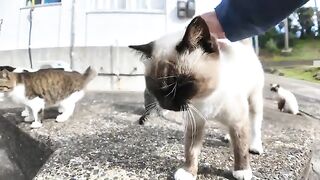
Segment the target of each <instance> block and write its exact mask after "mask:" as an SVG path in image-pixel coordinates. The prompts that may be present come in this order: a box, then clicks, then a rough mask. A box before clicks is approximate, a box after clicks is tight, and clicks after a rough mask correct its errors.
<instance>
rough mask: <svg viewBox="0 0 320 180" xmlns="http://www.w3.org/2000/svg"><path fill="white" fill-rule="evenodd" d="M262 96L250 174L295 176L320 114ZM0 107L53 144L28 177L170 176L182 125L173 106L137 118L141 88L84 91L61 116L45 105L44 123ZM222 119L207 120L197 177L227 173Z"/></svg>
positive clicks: (178, 159)
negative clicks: (284, 109)
mask: <svg viewBox="0 0 320 180" xmlns="http://www.w3.org/2000/svg"><path fill="white" fill-rule="evenodd" d="M268 97H269V95H267V99H266V101H265V118H264V123H263V144H264V148H265V152H264V154H263V155H261V156H257V155H254V156H252V158H251V165H252V169H253V174H254V176H255V179H300V177H301V174H302V172H303V171H304V169H305V167H306V166H307V164H308V162H309V159H310V154H311V153H310V150H311V149H312V143H313V141H314V131H315V130H316V129H319V127H320V122H319V121H315V120H312V119H308V118H305V117H301V116H294V115H290V114H284V113H280V112H278V111H276V110H274V107H275V104H274V103H273V101H271V100H269V99H270V97H269V98H268ZM6 106H7V107H11V108H9V109H6V110H2V113H3V116H4V117H6V119H8V120H10V121H12V122H15V123H17V126H18V127H19V128H21V129H22V130H23V131H25V132H27V133H28V134H30V135H31V136H32V137H34V138H35V139H37V140H39V141H41V142H44V143H45V144H47V145H48V146H49V147H50V148H51V149H53V150H55V152H54V153H53V154H52V155H51V157H50V158H49V159H48V161H47V163H46V164H44V166H43V167H42V169H41V170H40V171H39V173H38V175H37V176H36V177H35V179H38V180H42V179H172V177H173V173H174V171H175V170H176V169H177V168H178V167H179V166H180V165H181V164H182V163H183V159H184V158H183V125H182V123H183V122H182V119H181V118H180V115H179V114H178V113H171V112H170V113H169V114H168V115H167V118H166V119H164V118H159V117H153V118H152V119H150V120H149V121H148V122H147V123H146V125H145V126H140V125H138V124H137V120H138V118H139V115H141V113H142V112H143V95H142V93H88V94H87V96H86V97H85V98H84V99H83V100H82V101H81V102H80V103H79V104H78V106H77V108H76V112H75V114H74V116H73V117H72V118H71V119H70V120H69V121H67V122H65V123H56V122H55V121H54V118H55V116H56V115H57V112H56V110H55V109H50V110H48V111H46V112H45V114H46V119H45V120H44V126H43V127H42V128H40V129H35V130H34V129H30V127H29V124H26V123H24V122H21V121H22V118H21V117H20V116H19V114H18V113H19V112H20V111H21V110H22V109H21V108H18V109H17V108H13V107H15V106H11V105H10V104H7V105H6ZM224 133H225V131H224V130H223V128H222V126H221V125H220V124H219V123H217V122H215V121H213V120H209V121H208V123H207V131H206V136H205V141H204V146H203V149H202V153H201V157H200V164H199V175H198V179H233V178H232V175H231V171H230V169H232V162H233V160H232V159H233V157H232V153H231V151H230V148H229V144H227V143H225V142H223V141H222V140H221V139H222V137H223V136H224Z"/></svg>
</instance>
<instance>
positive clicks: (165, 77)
mask: <svg viewBox="0 0 320 180" xmlns="http://www.w3.org/2000/svg"><path fill="white" fill-rule="evenodd" d="M176 77H177V76H164V77H159V78H158V79H159V80H161V79H168V78H176Z"/></svg>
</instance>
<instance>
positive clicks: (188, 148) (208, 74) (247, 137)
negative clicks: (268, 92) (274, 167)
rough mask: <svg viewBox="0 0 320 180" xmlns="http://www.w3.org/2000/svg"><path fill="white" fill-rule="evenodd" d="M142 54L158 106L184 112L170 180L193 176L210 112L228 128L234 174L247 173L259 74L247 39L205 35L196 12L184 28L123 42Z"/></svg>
mask: <svg viewBox="0 0 320 180" xmlns="http://www.w3.org/2000/svg"><path fill="white" fill-rule="evenodd" d="M129 47H130V48H133V49H135V50H137V51H139V52H141V53H142V54H143V57H144V58H145V59H146V61H145V66H146V69H145V78H146V86H147V88H148V90H149V91H150V92H151V93H152V94H153V95H154V96H155V97H156V99H157V101H158V102H159V104H160V106H161V107H162V108H164V109H168V110H172V111H182V112H183V115H184V117H185V126H186V128H185V136H184V137H185V163H184V165H183V166H182V167H181V168H180V169H178V170H177V171H176V173H175V176H174V177H175V179H176V180H189V179H190V180H191V179H192V180H194V179H196V176H197V171H198V156H199V154H200V150H201V146H202V141H203V136H204V127H205V123H206V121H207V119H208V118H210V119H211V118H214V119H216V120H218V121H220V122H221V123H223V124H224V125H226V126H227V127H228V129H229V133H230V136H231V141H232V145H233V152H234V159H235V160H234V171H233V176H234V177H235V178H236V179H244V180H249V179H251V177H252V171H251V168H250V159H249V151H251V152H254V153H257V154H261V153H262V152H263V148H262V141H261V124H262V119H263V96H262V89H263V86H264V74H263V69H262V66H261V63H260V61H259V59H258V57H257V56H256V54H255V52H254V50H253V48H252V46H251V45H248V44H246V43H243V42H234V43H232V42H230V41H228V40H225V39H224V40H219V39H215V38H214V37H213V36H211V34H210V32H209V29H208V27H207V24H206V23H205V21H204V20H203V19H202V18H201V17H196V18H194V19H193V20H192V21H191V23H190V24H189V25H188V27H187V29H186V31H185V32H182V33H176V34H171V35H167V36H165V37H163V38H161V39H159V40H156V41H153V42H150V43H148V44H144V45H135V46H129Z"/></svg>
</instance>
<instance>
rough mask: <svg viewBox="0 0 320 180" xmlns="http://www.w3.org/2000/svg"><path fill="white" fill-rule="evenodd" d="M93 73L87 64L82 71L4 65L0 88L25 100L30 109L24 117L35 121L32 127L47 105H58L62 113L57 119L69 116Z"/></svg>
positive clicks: (60, 119) (94, 73)
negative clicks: (33, 69) (14, 69)
mask: <svg viewBox="0 0 320 180" xmlns="http://www.w3.org/2000/svg"><path fill="white" fill-rule="evenodd" d="M95 75H96V72H95V71H94V70H93V69H91V68H90V67H89V68H87V70H86V71H85V73H84V74H80V73H78V72H75V71H73V72H67V71H64V70H62V69H41V70H39V71H36V72H22V73H15V72H10V71H8V70H6V69H4V70H2V71H0V92H3V93H6V94H7V95H8V97H10V98H11V99H12V100H14V101H15V102H17V103H21V104H24V105H25V106H26V107H27V108H28V110H29V112H30V115H29V116H27V117H26V118H25V121H29V122H31V121H34V122H33V123H32V124H31V128H39V127H41V126H42V123H41V118H42V116H43V112H44V108H45V107H47V106H59V111H60V112H61V114H60V115H59V116H57V118H56V121H57V122H64V121H66V120H68V119H69V117H70V116H71V115H72V114H73V111H74V108H75V104H76V103H77V102H78V101H79V100H80V99H81V98H82V97H83V96H84V88H85V87H86V85H87V84H88V83H89V82H90V81H91V80H92V79H93V78H94V77H95ZM39 115H41V117H39Z"/></svg>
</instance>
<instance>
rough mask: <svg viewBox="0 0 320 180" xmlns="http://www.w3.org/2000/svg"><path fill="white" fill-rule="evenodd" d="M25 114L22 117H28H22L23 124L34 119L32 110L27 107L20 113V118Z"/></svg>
mask: <svg viewBox="0 0 320 180" xmlns="http://www.w3.org/2000/svg"><path fill="white" fill-rule="evenodd" d="M23 113H25V114H24V115H27V113H28V115H27V116H25V117H24V122H32V121H34V117H33V114H32V109H31V108H30V107H28V106H26V107H25V110H24V111H22V113H21V116H23V115H22V114H23Z"/></svg>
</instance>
